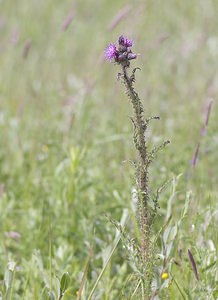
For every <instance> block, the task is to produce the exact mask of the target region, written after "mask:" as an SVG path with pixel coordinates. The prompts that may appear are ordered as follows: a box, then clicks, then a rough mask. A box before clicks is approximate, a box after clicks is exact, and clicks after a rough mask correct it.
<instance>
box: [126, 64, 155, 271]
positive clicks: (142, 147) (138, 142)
mask: <svg viewBox="0 0 218 300" xmlns="http://www.w3.org/2000/svg"><path fill="white" fill-rule="evenodd" d="M122 71H123V80H124V84H125V86H126V90H127V94H128V96H129V98H130V100H131V103H132V106H133V110H134V114H135V115H134V118H133V119H132V121H133V124H134V130H135V134H134V136H135V139H134V142H135V146H136V149H137V150H138V156H139V164H138V166H137V187H138V200H139V201H138V219H139V226H140V229H141V233H142V241H141V243H142V245H141V255H142V260H143V265H145V266H146V263H147V262H148V255H149V248H150V247H149V241H150V239H149V231H150V229H149V228H150V226H149V223H150V222H149V212H148V200H149V195H148V167H147V166H148V164H147V146H146V140H145V129H146V126H145V122H144V120H143V112H144V110H143V106H142V103H141V100H140V99H139V96H138V94H137V93H136V92H135V90H134V88H133V80H132V79H131V78H130V77H129V76H128V74H127V67H126V66H122ZM147 275H148V274H147Z"/></svg>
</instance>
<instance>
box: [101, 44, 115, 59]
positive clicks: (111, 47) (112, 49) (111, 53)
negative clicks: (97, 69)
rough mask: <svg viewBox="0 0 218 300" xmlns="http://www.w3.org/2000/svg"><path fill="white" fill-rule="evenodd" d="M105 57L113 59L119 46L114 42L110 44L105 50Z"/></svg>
mask: <svg viewBox="0 0 218 300" xmlns="http://www.w3.org/2000/svg"><path fill="white" fill-rule="evenodd" d="M104 55H105V58H106V59H108V60H112V59H113V58H116V56H117V48H116V46H115V45H114V44H109V45H108V46H107V48H106V49H105V51H104Z"/></svg>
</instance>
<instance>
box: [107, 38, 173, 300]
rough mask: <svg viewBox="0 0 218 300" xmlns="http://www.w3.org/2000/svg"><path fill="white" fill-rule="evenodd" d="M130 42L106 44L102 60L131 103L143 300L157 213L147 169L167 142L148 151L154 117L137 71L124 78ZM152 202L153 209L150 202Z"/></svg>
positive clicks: (131, 55)
mask: <svg viewBox="0 0 218 300" xmlns="http://www.w3.org/2000/svg"><path fill="white" fill-rule="evenodd" d="M132 45H133V42H132V41H131V40H129V39H127V38H124V37H123V36H120V37H119V39H118V48H117V47H116V45H114V44H110V45H109V46H108V47H107V48H106V49H105V57H106V58H107V59H108V60H110V61H112V60H114V62H115V63H117V64H119V65H120V66H121V70H122V73H119V74H118V78H121V79H122V80H123V83H124V85H125V88H126V92H127V95H128V97H129V99H130V101H131V103H132V106H133V111H134V116H133V117H132V118H131V120H132V123H133V126H134V134H133V140H134V144H135V148H136V150H137V161H136V162H135V167H136V186H137V220H138V226H139V228H140V232H141V245H140V262H141V264H140V265H141V267H140V270H139V272H140V273H141V274H142V281H143V286H144V288H143V290H144V293H143V297H144V299H145V300H149V299H151V297H152V296H151V294H152V288H151V284H152V275H153V266H154V259H153V258H154V245H153V241H152V225H153V223H154V219H155V217H156V214H157V208H158V196H159V190H158V192H157V196H156V197H155V198H154V199H153V198H152V197H151V196H150V193H149V172H148V171H149V166H150V163H151V162H152V161H153V158H154V156H155V154H156V153H157V152H158V151H159V150H160V149H161V148H162V147H164V146H165V145H166V144H168V143H169V141H167V142H165V143H163V145H161V146H159V147H157V148H154V149H153V150H151V151H148V149H147V142H146V137H145V132H146V130H147V126H148V124H149V122H150V120H152V119H159V118H158V117H151V118H147V119H145V118H144V108H143V105H142V102H141V100H140V98H139V96H138V94H137V93H136V91H135V90H134V86H133V85H134V82H135V72H136V70H137V69H138V68H135V69H133V71H132V74H131V76H129V75H128V72H127V69H128V68H129V66H130V60H132V59H136V57H137V55H136V54H135V53H132V50H131V47H132ZM151 202H153V208H152V207H151V205H150V203H151Z"/></svg>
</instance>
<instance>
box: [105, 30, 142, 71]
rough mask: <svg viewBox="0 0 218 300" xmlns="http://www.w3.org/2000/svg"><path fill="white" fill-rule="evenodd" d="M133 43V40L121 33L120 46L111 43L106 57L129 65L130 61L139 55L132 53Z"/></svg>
mask: <svg viewBox="0 0 218 300" xmlns="http://www.w3.org/2000/svg"><path fill="white" fill-rule="evenodd" d="M132 45H133V41H132V40H129V39H128V38H125V37H124V36H123V35H121V36H120V37H119V39H118V48H116V46H115V45H114V44H109V45H108V46H107V48H106V49H105V57H106V59H108V60H110V61H112V60H113V59H114V61H115V62H116V63H118V64H121V65H122V66H126V67H129V65H130V62H129V61H130V60H132V59H136V57H137V54H135V53H132V50H131V49H130V48H131V47H132Z"/></svg>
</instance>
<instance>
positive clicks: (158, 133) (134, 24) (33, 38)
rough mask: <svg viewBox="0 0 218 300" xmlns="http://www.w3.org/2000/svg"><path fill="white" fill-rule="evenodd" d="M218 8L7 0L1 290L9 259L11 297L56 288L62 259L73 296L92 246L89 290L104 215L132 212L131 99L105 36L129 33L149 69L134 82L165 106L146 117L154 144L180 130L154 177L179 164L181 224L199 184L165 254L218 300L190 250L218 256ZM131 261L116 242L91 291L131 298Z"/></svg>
mask: <svg viewBox="0 0 218 300" xmlns="http://www.w3.org/2000/svg"><path fill="white" fill-rule="evenodd" d="M217 13H218V2H217V1H216V0H214V1H212V0H211V1H209V0H208V1H200V0H192V1H191V2H190V1H187V0H185V1H172V0H169V1H161V0H157V1H151V0H150V1H149V0H148V1H142V0H138V1H121V0H119V1H111V2H109V1H103V0H102V1H94V0H89V1H56V0H47V1H42V0H39V1H35V0H32V1H3V0H2V1H0V141H1V144H0V145H1V146H0V209H1V219H0V232H1V240H0V279H1V280H2V283H1V289H2V295H6V294H7V293H8V294H9V292H7V291H6V289H5V286H4V279H5V276H6V275H5V274H7V270H8V262H11V261H15V262H16V275H15V276H14V280H13V291H10V293H11V295H12V298H11V299H47V298H46V297H48V291H52V290H55V288H54V286H55V283H54V282H55V280H56V279H55V278H56V277H59V278H60V276H61V274H62V273H63V272H65V271H68V272H69V274H70V276H71V280H72V290H71V292H72V294H73V295H75V297H76V293H77V291H78V289H79V286H80V281H81V274H82V273H83V270H84V266H85V262H86V260H87V257H89V256H90V255H89V252H90V247H91V248H93V253H92V256H91V258H90V263H89V271H88V274H87V281H86V286H85V290H84V293H83V295H82V296H81V297H83V298H81V299H87V298H86V297H87V295H88V291H90V289H91V287H92V286H93V284H94V282H95V280H96V278H97V274H99V272H100V270H101V268H102V265H103V263H104V261H105V257H106V256H107V253H108V251H109V252H110V249H111V248H110V247H112V244H113V240H114V237H115V228H114V226H113V225H112V224H111V223H110V222H108V219H107V217H105V215H109V216H111V217H112V218H113V219H115V220H117V221H120V219H121V216H122V214H123V212H124V211H125V209H127V210H128V212H129V215H130V216H131V217H130V219H131V221H129V222H130V223H134V222H135V220H134V216H133V208H132V202H131V191H132V188H133V187H134V181H133V176H134V172H133V170H132V168H131V165H130V164H129V163H128V160H129V159H134V157H135V151H134V147H133V142H132V125H131V122H130V120H129V116H131V114H132V110H131V104H130V101H129V100H128V99H127V96H126V94H125V92H124V86H123V85H122V83H121V82H119V81H117V73H118V72H119V66H116V65H114V64H110V63H109V62H107V61H105V59H104V49H105V47H106V46H107V45H108V44H109V43H110V42H112V43H115V42H116V41H117V39H118V37H119V36H120V35H121V34H123V35H124V36H127V37H129V38H130V39H133V40H134V46H133V51H134V52H135V53H138V54H139V55H138V58H137V60H135V61H133V62H132V63H131V64H132V67H140V68H141V71H138V72H137V75H136V79H137V80H136V85H135V87H136V90H137V91H138V93H139V95H140V96H141V99H143V103H144V106H145V114H146V116H156V115H158V116H160V118H161V120H160V121H154V122H153V123H152V124H151V126H150V128H149V133H148V141H149V144H150V145H158V144H159V143H161V142H163V141H164V140H166V139H169V140H170V141H171V144H170V146H169V147H167V149H165V150H164V151H163V152H162V153H160V154H159V155H158V157H157V159H156V160H155V162H154V163H153V166H152V170H151V187H152V188H153V189H154V191H155V189H156V188H158V187H159V186H160V185H161V184H162V183H163V182H165V181H166V180H171V179H172V178H175V177H176V176H178V175H179V174H182V175H181V176H180V179H179V180H178V185H177V191H176V192H175V194H174V196H173V200H172V207H170V211H171V213H172V217H173V221H172V222H174V223H176V220H177V219H178V218H179V216H180V212H181V210H182V207H183V206H184V203H185V199H186V193H187V192H188V191H191V193H192V200H191V203H190V206H189V212H188V214H189V217H188V218H186V219H185V220H184V225H183V229H181V233H180V235H178V236H177V237H176V239H175V244H173V249H172V251H171V252H170V257H177V255H178V251H177V250H178V248H179V247H180V248H182V249H183V251H184V253H185V254H184V257H183V258H180V259H181V260H182V262H181V265H182V268H184V269H183V271H184V270H185V271H184V272H181V269H179V268H178V270H175V273H176V274H179V276H180V278H178V280H179V281H180V282H182V286H183V287H184V290H189V291H190V290H192V289H193V292H192V293H193V295H195V296H193V298H190V299H206V298H204V297H206V296H205V295H206V294H208V293H209V292H208V290H210V293H211V295H212V296H213V297H214V298H208V299H217V298H215V297H216V295H217V294H213V293H215V292H216V289H215V288H214V287H215V286H216V282H217V281H218V274H215V275H214V278H213V279H212V278H211V279H207V281H205V280H206V277H205V279H202V282H201V285H200V286H199V285H198V286H197V287H196V285H195V278H192V277H193V273H192V270H191V267H190V264H189V263H188V261H187V257H186V256H187V255H186V253H187V249H188V247H193V248H194V249H195V250H193V251H196V252H194V253H196V256H197V257H198V262H199V265H200V266H201V267H202V268H203V266H204V268H206V267H207V266H208V265H210V264H211V263H213V261H212V262H211V261H208V255H212V256H211V257H212V258H211V260H213V259H215V258H216V254H217V253H216V251H217V250H214V248H215V247H216V246H217V242H218V236H217V204H216V203H217V182H218V175H217V174H218V166H217V161H218V151H217V146H218V135H217V118H216V115H217V88H218V86H217V82H218V78H217V77H218V74H217V59H218V19H217ZM211 101H213V102H211ZM209 103H212V109H211V113H210V116H209V123H208V126H207V130H206V133H205V134H202V133H201V132H202V130H201V129H202V128H203V127H204V124H205V120H206V116H207V114H208V105H209ZM198 144H200V148H199V153H198V160H197V163H196V166H195V168H193V167H192V166H191V160H192V158H193V155H194V151H195V148H196V145H198ZM170 194H171V186H169V187H168V188H167V189H166V190H165V192H164V193H163V195H162V197H161V199H160V206H161V209H160V217H159V218H158V220H157V222H156V223H157V224H156V228H157V230H158V228H160V227H161V226H162V224H163V222H164V219H165V216H166V215H167V212H169V205H168V204H167V203H168V200H169V197H170ZM202 224H203V225H202ZM205 224H206V225H205ZM204 225H205V226H204ZM193 226H194V227H193ZM202 226H203V227H202ZM193 228H196V229H193ZM130 230H132V232H134V230H135V229H134V228H132V229H130ZM182 230H183V231H182ZM133 235H134V233H133ZM208 241H210V242H208ZM208 243H209V244H210V245H211V243H212V245H213V247H214V248H213V247H212V246H211V247H212V248H211V247H209V246H208V245H209V244H208ZM90 245H92V246H90ZM199 249H200V250H199ZM201 249H203V250H201ZM205 249H206V250H205ZM211 249H212V250H211ZM210 250H211V252H212V254H211V253H210ZM160 251H161V250H160ZM199 251H200V252H199ZM204 251H206V252H207V251H209V254H208V253H207V255H206V254H205V252H204ZM202 253H204V255H203V254H202ZM202 255H203V256H205V257H207V261H204V262H203V261H202ZM183 260H184V261H183ZM213 266H214V264H213ZM186 270H187V271H186ZM208 271H210V272H211V270H210V268H209V269H208ZM131 273H132V270H131V266H130V265H129V262H128V260H127V254H125V253H124V251H123V249H122V245H119V247H118V249H117V252H116V253H115V255H114V257H113V259H112V260H111V264H110V268H109V269H108V270H107V271H106V274H105V275H104V277H103V278H102V281H101V282H100V283H99V289H98V292H96V295H95V297H94V299H129V298H128V297H127V294H128V288H127V287H126V286H125V281H126V279H127V277H128V276H129V274H131ZM187 274H189V275H187ZM190 274H191V275H190ZM202 274H203V273H202ZM204 275H205V276H208V274H206V273H205V274H204ZM204 275H202V278H204V277H203V276H204ZM175 276H176V275H175ZM207 278H208V277H207ZM208 282H209V283H208ZM161 284H162V283H160V286H161ZM164 284H165V285H166V283H164ZM133 285H134V284H133ZM203 287H204V288H203ZM207 287H208V289H207ZM162 288H163V289H166V290H168V292H169V293H171V294H170V295H171V296H169V297H170V298H169V299H180V298H179V297H181V295H180V294H179V293H178V290H177V288H176V286H175V285H174V286H173V288H169V287H168V286H162ZM124 291H125V292H124ZM202 291H204V292H202ZM205 291H206V292H205ZM214 291H215V292H214ZM177 293H178V294H177ZM192 293H191V294H192ZM194 293H195V294H194ZM203 293H206V294H203ZM214 295H215V296H214ZM212 296H211V297H212ZM72 297H73V296H71V298H69V299H74V298H72ZM122 297H123V298H122ZM164 297H165V296H164ZM200 297H202V298H200ZM3 299H4V298H3ZM5 299H9V298H5ZM66 299H67V298H66ZM136 299H139V298H136ZM157 299H158V298H157ZM163 299H167V298H163ZM181 299H182V298H181ZM185 299H186V298H185ZM187 299H189V298H187Z"/></svg>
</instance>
